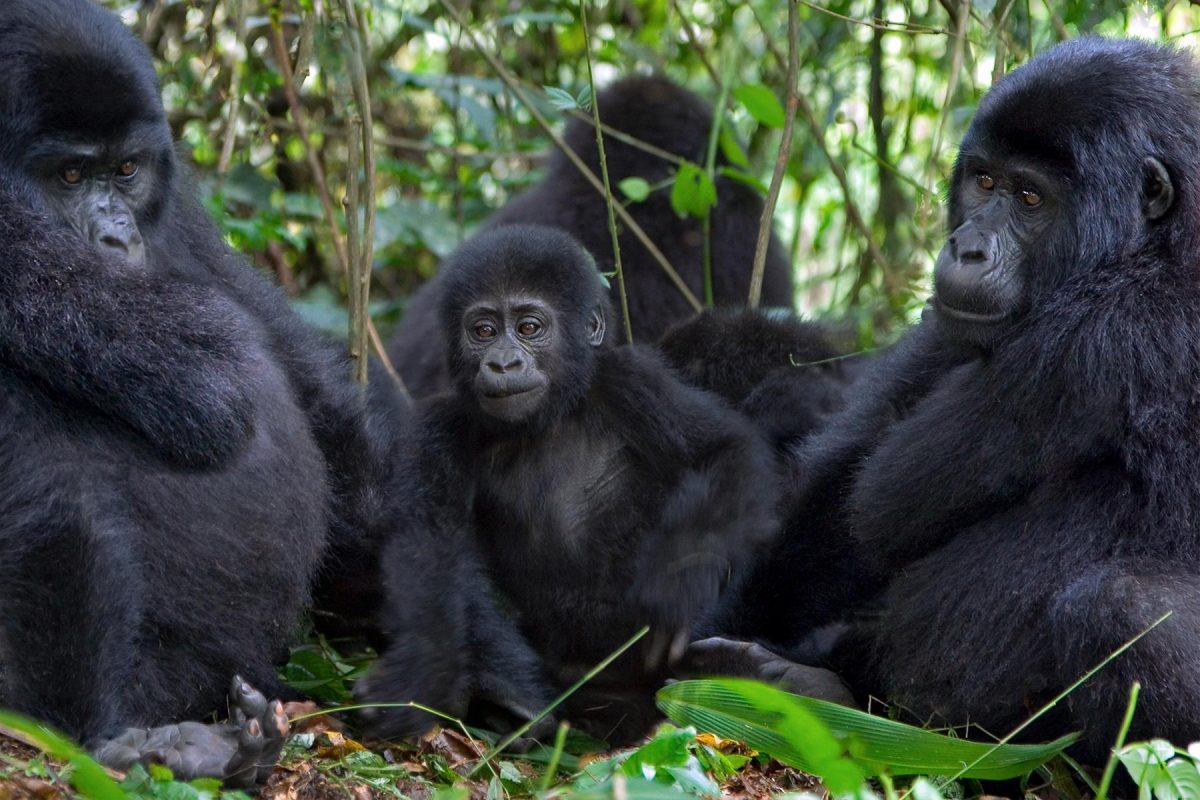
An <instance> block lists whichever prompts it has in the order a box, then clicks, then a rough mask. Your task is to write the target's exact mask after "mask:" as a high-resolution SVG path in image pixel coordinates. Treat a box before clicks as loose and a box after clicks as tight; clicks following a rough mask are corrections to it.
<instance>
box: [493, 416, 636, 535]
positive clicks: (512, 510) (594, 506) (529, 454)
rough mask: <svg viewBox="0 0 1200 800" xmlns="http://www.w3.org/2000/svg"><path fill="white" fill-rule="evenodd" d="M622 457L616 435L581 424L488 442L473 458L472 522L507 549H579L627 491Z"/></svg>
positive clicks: (624, 457) (626, 460)
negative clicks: (476, 466)
mask: <svg viewBox="0 0 1200 800" xmlns="http://www.w3.org/2000/svg"><path fill="white" fill-rule="evenodd" d="M628 463H629V455H628V453H627V452H626V451H625V448H624V446H623V444H622V443H621V442H620V441H618V440H616V439H615V438H614V437H612V436H607V435H603V434H602V433H598V432H590V431H588V430H586V429H585V428H583V427H582V426H570V427H566V428H564V429H562V430H557V431H555V432H554V434H553V435H549V436H544V437H541V438H538V439H534V440H523V441H514V442H506V443H503V444H502V445H499V446H496V447H493V448H491V449H490V450H489V451H487V452H486V454H485V457H484V459H483V462H482V465H481V469H482V475H481V478H480V482H479V488H480V491H479V494H478V496H477V498H476V502H475V509H474V511H475V525H476V530H477V531H478V532H479V533H480V535H481V537H482V539H483V541H484V543H485V545H486V546H488V547H489V548H494V549H496V550H499V551H503V552H508V553H513V554H514V555H516V554H520V553H524V552H528V551H534V552H536V553H538V554H539V555H540V556H542V557H546V556H553V555H554V554H561V555H566V556H570V555H585V554H586V551H587V547H586V544H587V543H588V541H589V540H590V539H591V538H592V537H593V536H594V535H596V534H598V533H599V532H600V530H601V529H602V528H603V527H604V522H605V520H606V519H608V518H610V517H611V516H612V515H613V514H615V513H618V512H619V511H620V505H621V502H620V501H621V498H622V497H625V496H627V495H628V494H629V491H628V487H627V485H626V484H627V473H628V469H627V465H628ZM518 557H523V556H519V555H518Z"/></svg>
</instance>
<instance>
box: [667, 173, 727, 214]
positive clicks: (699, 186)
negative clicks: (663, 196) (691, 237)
mask: <svg viewBox="0 0 1200 800" xmlns="http://www.w3.org/2000/svg"><path fill="white" fill-rule="evenodd" d="M716 204H717V187H716V186H714V185H713V182H712V179H711V178H709V177H708V174H707V173H706V172H705V171H704V170H703V169H701V168H700V167H699V166H697V165H696V164H693V163H692V162H690V161H685V162H683V164H682V165H681V166H680V167H679V171H678V172H677V173H675V183H674V184H673V185H672V186H671V208H673V209H675V213H676V214H678V215H679V216H681V217H696V218H697V219H701V218H703V217H704V215H705V214H707V213H708V210H709V209H710V208H712V207H713V206H715V205H716Z"/></svg>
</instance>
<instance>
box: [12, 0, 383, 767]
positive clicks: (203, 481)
mask: <svg viewBox="0 0 1200 800" xmlns="http://www.w3.org/2000/svg"><path fill="white" fill-rule="evenodd" d="M181 172H182V170H181V169H180V167H179V165H178V164H177V162H176V158H175V155H174V152H173V149H172V144H171V139H170V132H169V130H168V128H167V124H166V118H165V113H164V111H163V107H162V104H161V102H160V100H159V98H158V89H157V85H156V82H155V78H154V70H153V67H152V65H151V62H150V59H149V55H148V53H147V52H146V51H145V48H144V47H143V46H142V45H141V44H140V42H138V41H137V40H136V38H134V37H133V36H132V35H131V34H130V33H129V32H128V31H127V30H125V28H124V26H123V25H121V23H120V21H119V20H118V19H117V18H116V17H115V16H113V15H111V14H109V13H108V12H106V11H104V10H102V9H100V8H99V7H97V6H95V5H93V4H91V3H88V2H84V0H51V1H50V2H43V1H42V0H38V1H37V2H34V1H33V0H12V1H10V2H7V3H5V4H4V5H3V7H0V210H2V213H0V254H2V255H0V454H2V455H0V552H2V553H3V558H0V609H3V613H2V614H0V705H5V706H11V707H15V708H17V709H20V710H23V711H26V712H28V713H30V714H33V715H35V716H38V717H40V718H42V719H45V720H48V721H50V722H53V723H55V724H57V725H59V726H60V727H62V728H64V729H65V730H66V731H67V732H68V733H70V734H72V735H75V736H78V737H80V738H83V739H85V740H87V741H89V742H97V741H99V740H102V739H105V738H107V737H111V736H114V735H116V734H118V733H120V731H121V730H122V729H123V728H126V727H131V726H132V727H139V726H148V725H153V724H157V723H163V722H170V721H174V720H178V719H180V718H181V717H185V716H196V715H200V714H206V713H208V712H210V711H211V710H213V709H216V708H218V707H219V706H220V705H221V700H222V697H223V695H224V692H225V688H226V686H227V685H228V684H229V681H230V679H231V678H232V677H233V675H234V673H235V672H240V673H241V674H242V675H243V676H244V677H245V678H247V679H249V680H250V681H252V682H254V683H257V684H259V685H260V686H261V687H262V688H264V689H268V690H273V689H278V688H279V687H278V681H277V679H276V678H275V676H274V670H273V668H272V663H273V662H274V661H275V660H276V659H277V658H278V657H279V656H280V655H281V654H283V653H284V652H285V644H286V636H287V634H288V632H289V630H290V629H291V627H292V625H293V624H294V623H295V621H296V618H297V616H298V614H299V612H300V610H301V608H302V606H303V604H304V603H305V602H306V600H307V598H308V592H309V583H310V580H311V578H312V576H313V574H314V572H315V569H316V566H317V563H318V559H319V557H320V553H321V549H322V547H323V544H324V541H325V536H326V530H327V526H328V525H329V508H330V505H331V503H332V502H333V501H334V500H335V499H336V497H335V496H333V495H331V491H330V490H331V488H332V489H335V490H336V489H337V488H338V486H337V481H335V480H331V476H336V475H337V474H338V473H336V472H330V471H329V469H328V467H335V468H336V467H337V466H338V463H339V462H338V460H337V453H336V447H346V448H348V449H350V450H354V449H355V448H356V447H357V446H358V442H359V441H360V439H359V438H356V437H357V436H358V433H357V427H356V425H357V421H358V418H357V417H356V415H355V411H354V408H355V404H354V402H353V401H354V397H353V395H352V394H348V393H347V392H348V390H346V391H344V390H343V389H342V388H341V387H342V385H343V383H341V382H339V381H337V380H334V379H333V378H332V377H331V376H333V375H334V374H335V372H336V370H338V369H340V367H339V362H338V358H337V356H336V355H335V354H333V353H332V352H331V351H329V350H327V349H325V348H324V347H323V346H322V345H320V344H319V343H318V342H317V341H316V340H315V339H314V338H313V335H312V334H310V333H309V332H308V331H306V330H305V329H304V328H303V326H302V325H301V323H300V322H299V320H298V319H296V318H295V317H294V315H292V314H291V313H290V312H289V310H288V308H287V305H286V303H285V302H284V300H283V299H282V297H281V296H280V295H279V294H278V292H276V291H275V290H274V289H273V288H272V287H270V286H269V285H268V284H267V283H266V282H265V281H264V280H262V279H261V278H260V277H259V276H258V275H256V274H254V272H253V271H252V270H250V269H249V268H248V267H247V266H246V265H245V264H244V263H243V262H241V260H240V259H238V258H237V257H236V256H235V255H234V254H233V253H231V252H230V251H229V250H228V249H227V247H226V246H225V245H224V243H223V241H222V239H221V236H220V234H219V233H218V231H217V230H216V229H215V227H214V226H213V225H212V224H211V222H210V221H209V220H208V219H207V217H206V216H205V214H204V213H203V211H202V210H201V209H200V207H199V205H198V203H197V202H196V201H195V198H194V197H193V196H192V190H191V187H190V186H189V185H188V182H187V181H186V180H185V178H184V176H183V175H181V174H180V173H181ZM343 406H344V407H345V408H347V409H349V410H348V411H347V412H346V415H345V419H340V418H338V417H337V414H338V411H337V410H338V409H340V408H342V407H343ZM343 434H344V435H343ZM330 440H333V441H336V442H337V443H338V444H337V445H336V446H331V445H329V442H330ZM327 465H328V466H327ZM259 699H260V700H261V698H259ZM269 723H270V720H263V721H260V722H256V723H255V725H257V726H258V727H259V728H261V727H262V726H263V725H266V724H269ZM252 727H253V726H252ZM260 732H261V731H260ZM226 743H227V744H229V746H230V747H232V748H233V749H234V750H237V749H238V748H239V747H240V745H239V744H238V740H237V732H236V731H234V732H233V738H232V739H231V740H229V741H228V742H226ZM176 755H180V754H179V753H176ZM211 755H212V754H211V753H208V754H207V756H211ZM205 756H206V754H204V753H201V754H199V755H197V756H196V758H194V759H193V758H191V757H190V756H187V755H186V754H184V755H182V756H181V757H182V758H183V761H182V763H181V764H178V765H176V766H179V767H181V769H177V772H181V773H182V774H184V775H186V774H188V772H189V769H190V768H192V767H195V766H196V765H197V764H199V763H201V762H202V761H203V760H204V757H205ZM254 774H255V771H254V770H250V772H249V777H250V781H251V782H252V781H253V776H254ZM242 777H243V778H244V777H245V776H242Z"/></svg>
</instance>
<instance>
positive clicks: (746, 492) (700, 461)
mask: <svg viewBox="0 0 1200 800" xmlns="http://www.w3.org/2000/svg"><path fill="white" fill-rule="evenodd" d="M596 383H597V385H598V386H600V387H601V388H600V391H601V392H602V393H603V395H604V398H605V403H604V408H605V409H606V410H608V411H609V413H612V414H613V415H614V419H613V420H612V421H611V423H612V427H613V429H614V430H620V431H622V435H623V436H624V437H625V438H626V442H627V444H628V446H629V447H630V448H631V449H633V450H634V452H636V453H638V454H639V455H640V457H641V459H642V460H644V461H645V462H646V463H647V464H649V465H653V467H652V468H651V470H652V472H651V474H654V473H657V474H663V473H667V474H670V475H673V483H672V484H671V485H670V486H669V487H668V489H667V491H666V494H665V496H664V498H663V500H662V504H661V509H662V510H661V513H660V515H659V517H658V519H657V520H656V521H653V522H649V521H648V522H647V524H648V525H652V527H651V528H650V530H649V531H648V532H647V533H646V535H644V536H643V537H642V540H641V543H640V545H639V547H640V553H639V555H638V558H637V560H636V563H637V572H636V574H635V577H634V586H633V596H634V597H636V598H638V602H639V603H640V604H641V605H642V606H643V608H644V612H645V613H646V615H647V622H648V623H649V624H650V626H651V637H652V638H651V646H650V648H649V650H648V659H649V660H650V661H662V660H664V659H665V660H666V661H667V662H672V661H675V660H677V659H678V657H679V656H680V655H681V654H682V652H683V649H684V648H685V647H686V646H687V643H688V641H689V640H690V637H691V633H692V629H693V627H694V626H695V624H696V623H697V622H698V621H699V620H698V616H699V615H700V613H701V611H702V610H703V609H706V608H707V609H711V608H712V607H713V606H714V605H715V602H714V601H715V600H716V597H717V595H718V594H720V593H721V591H722V590H723V589H724V588H725V587H727V586H728V585H729V583H730V582H731V580H732V579H734V578H735V577H736V576H738V575H740V573H741V572H742V571H743V570H744V568H745V567H746V565H748V564H749V563H750V561H751V560H752V559H753V557H754V555H755V552H756V551H757V550H758V549H759V548H760V546H761V545H763V544H765V543H766V542H768V541H769V540H770V539H771V538H772V537H773V536H774V535H775V533H776V530H777V523H776V519H775V502H776V490H777V485H776V475H775V472H774V468H773V459H772V455H771V452H770V449H769V448H768V446H767V445H766V442H765V441H764V440H763V439H762V438H761V436H760V435H759V434H758V433H757V432H756V431H755V430H754V429H753V427H752V426H751V425H750V424H749V423H748V422H747V421H746V420H745V419H743V418H742V417H741V416H740V415H738V414H736V413H734V412H733V411H731V410H729V409H727V408H726V407H725V405H724V404H723V403H722V402H721V401H720V400H719V399H717V398H716V396H715V395H710V394H708V393H706V392H701V391H699V390H696V389H693V388H691V387H689V386H686V385H685V384H683V383H681V382H679V381H678V380H677V379H675V378H674V373H673V372H672V371H671V370H670V369H669V368H667V367H666V365H665V364H664V363H662V361H661V360H660V359H659V358H658V357H656V355H654V354H653V353H652V352H650V351H647V350H640V349H638V348H633V347H625V348H620V349H618V350H615V351H610V352H608V353H605V354H604V355H603V356H602V358H601V361H600V374H599V375H598V377H597V382H596Z"/></svg>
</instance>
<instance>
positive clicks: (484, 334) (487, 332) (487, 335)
mask: <svg viewBox="0 0 1200 800" xmlns="http://www.w3.org/2000/svg"><path fill="white" fill-rule="evenodd" d="M475 335H476V336H477V337H479V338H480V339H491V338H492V337H493V336H495V335H496V329H495V328H494V327H493V326H491V325H488V324H487V323H486V322H481V323H479V324H478V325H476V326H475Z"/></svg>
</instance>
